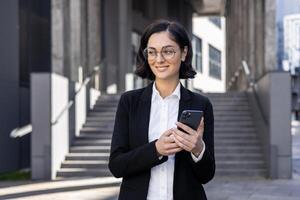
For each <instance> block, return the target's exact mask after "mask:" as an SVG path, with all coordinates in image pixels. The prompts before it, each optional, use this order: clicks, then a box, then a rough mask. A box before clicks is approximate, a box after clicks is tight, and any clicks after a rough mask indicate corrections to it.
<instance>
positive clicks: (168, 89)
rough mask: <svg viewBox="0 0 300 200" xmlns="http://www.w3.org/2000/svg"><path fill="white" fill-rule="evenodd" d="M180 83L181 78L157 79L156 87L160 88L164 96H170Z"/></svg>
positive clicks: (161, 94) (160, 92)
mask: <svg viewBox="0 0 300 200" xmlns="http://www.w3.org/2000/svg"><path fill="white" fill-rule="evenodd" d="M178 83H179V79H176V80H172V81H170V80H167V81H164V80H155V86H156V89H157V90H158V92H159V94H160V96H161V97H162V98H165V97H167V96H170V95H171V94H172V93H173V92H174V90H175V89H176V87H177V85H178Z"/></svg>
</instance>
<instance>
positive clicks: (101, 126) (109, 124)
mask: <svg viewBox="0 0 300 200" xmlns="http://www.w3.org/2000/svg"><path fill="white" fill-rule="evenodd" d="M85 128H87V129H89V128H93V129H95V128H99V129H107V128H109V129H113V128H114V123H99V124H97V123H94V124H84V125H83V130H84V129H85Z"/></svg>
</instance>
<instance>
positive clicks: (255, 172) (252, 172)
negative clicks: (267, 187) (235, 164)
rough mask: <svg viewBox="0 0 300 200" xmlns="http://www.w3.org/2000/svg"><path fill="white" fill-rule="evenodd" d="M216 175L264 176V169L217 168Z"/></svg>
mask: <svg viewBox="0 0 300 200" xmlns="http://www.w3.org/2000/svg"><path fill="white" fill-rule="evenodd" d="M216 176H232V177H233V176H236V177H264V176H266V170H265V169H218V168H216Z"/></svg>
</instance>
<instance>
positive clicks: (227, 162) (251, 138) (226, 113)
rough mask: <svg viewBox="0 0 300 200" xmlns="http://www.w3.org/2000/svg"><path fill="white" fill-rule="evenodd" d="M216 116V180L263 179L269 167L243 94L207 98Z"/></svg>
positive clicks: (234, 93)
mask: <svg viewBox="0 0 300 200" xmlns="http://www.w3.org/2000/svg"><path fill="white" fill-rule="evenodd" d="M206 95H207V96H208V97H209V98H210V100H211V101H212V104H213V108H214V116H215V157H216V167H217V168H216V175H217V176H239V177H243V176H244V177H250V176H251V177H253V176H256V177H263V176H265V175H266V167H265V162H264V158H263V154H262V149H261V145H262V144H261V143H260V141H259V140H258V138H257V134H256V133H257V131H256V130H255V126H254V122H253V118H252V114H251V108H250V105H249V102H248V99H247V96H246V93H244V92H227V93H210V94H206Z"/></svg>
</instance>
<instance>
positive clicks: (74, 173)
mask: <svg viewBox="0 0 300 200" xmlns="http://www.w3.org/2000/svg"><path fill="white" fill-rule="evenodd" d="M57 176H58V177H64V178H67V177H107V176H112V174H111V173H110V171H109V170H108V169H84V168H66V169H64V168H63V169H60V170H58V171H57Z"/></svg>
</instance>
